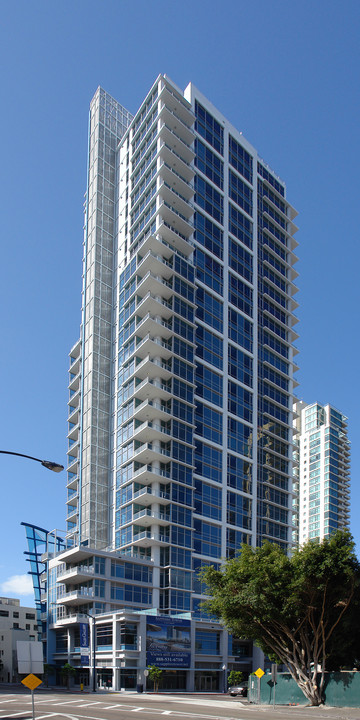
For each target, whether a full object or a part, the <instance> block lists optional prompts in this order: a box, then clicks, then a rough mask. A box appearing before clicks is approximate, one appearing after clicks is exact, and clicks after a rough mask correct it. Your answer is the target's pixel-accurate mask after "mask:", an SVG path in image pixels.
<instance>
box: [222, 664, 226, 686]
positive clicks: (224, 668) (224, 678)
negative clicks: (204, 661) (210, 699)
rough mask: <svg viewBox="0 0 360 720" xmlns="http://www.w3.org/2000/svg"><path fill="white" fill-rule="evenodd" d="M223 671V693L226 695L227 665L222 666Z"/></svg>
mask: <svg viewBox="0 0 360 720" xmlns="http://www.w3.org/2000/svg"><path fill="white" fill-rule="evenodd" d="M222 669H223V683H224V687H223V692H224V693H226V665H225V663H224V665H223V666H222Z"/></svg>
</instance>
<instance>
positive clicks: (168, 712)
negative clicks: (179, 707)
mask: <svg viewBox="0 0 360 720" xmlns="http://www.w3.org/2000/svg"><path fill="white" fill-rule="evenodd" d="M171 713H172V710H163V711H162V713H161V714H162V715H171Z"/></svg>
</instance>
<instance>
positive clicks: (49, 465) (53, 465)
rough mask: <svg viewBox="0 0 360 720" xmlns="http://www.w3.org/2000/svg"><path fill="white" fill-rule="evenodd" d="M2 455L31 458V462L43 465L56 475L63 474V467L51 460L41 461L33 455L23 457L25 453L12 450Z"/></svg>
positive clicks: (3, 452) (1, 451) (5, 451)
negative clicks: (34, 461)
mask: <svg viewBox="0 0 360 720" xmlns="http://www.w3.org/2000/svg"><path fill="white" fill-rule="evenodd" d="M0 453H1V454H2V455H17V456H18V457H24V458H29V460H36V462H39V463H41V465H43V466H44V467H46V468H47V469H48V470H52V471H53V472H56V473H58V472H61V471H62V470H63V469H64V466H63V465H59V464H58V463H55V462H51V460H41V459H40V458H36V457H33V456H32V455H23V453H17V452H11V451H10V450H0Z"/></svg>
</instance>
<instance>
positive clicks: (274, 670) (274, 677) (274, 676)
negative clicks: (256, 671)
mask: <svg viewBox="0 0 360 720" xmlns="http://www.w3.org/2000/svg"><path fill="white" fill-rule="evenodd" d="M271 680H272V682H273V693H274V694H273V707H274V708H275V688H276V683H277V665H276V663H272V665H271Z"/></svg>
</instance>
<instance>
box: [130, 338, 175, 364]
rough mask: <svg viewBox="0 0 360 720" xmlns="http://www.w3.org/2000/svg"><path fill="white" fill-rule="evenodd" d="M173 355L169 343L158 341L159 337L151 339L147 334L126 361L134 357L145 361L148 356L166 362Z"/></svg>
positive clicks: (167, 341)
mask: <svg viewBox="0 0 360 720" xmlns="http://www.w3.org/2000/svg"><path fill="white" fill-rule="evenodd" d="M173 354H174V353H173V351H172V349H171V341H169V340H163V339H159V337H153V336H152V335H150V334H148V335H146V336H145V337H144V338H143V340H141V342H139V343H138V344H137V345H136V347H135V348H134V350H133V351H132V353H130V354H129V357H128V360H130V359H131V358H132V357H135V356H136V357H138V358H143V359H145V358H146V357H147V356H148V355H152V356H155V357H161V358H163V359H164V360H167V359H169V358H170V357H172V355H173Z"/></svg>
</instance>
